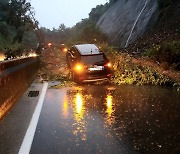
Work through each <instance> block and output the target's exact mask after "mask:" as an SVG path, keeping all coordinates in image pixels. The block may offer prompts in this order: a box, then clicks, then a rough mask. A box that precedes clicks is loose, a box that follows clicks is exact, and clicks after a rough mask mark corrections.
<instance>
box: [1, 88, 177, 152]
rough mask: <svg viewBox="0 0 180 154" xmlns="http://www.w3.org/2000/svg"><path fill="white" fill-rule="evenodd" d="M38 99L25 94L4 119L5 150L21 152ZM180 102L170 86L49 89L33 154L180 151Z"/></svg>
mask: <svg viewBox="0 0 180 154" xmlns="http://www.w3.org/2000/svg"><path fill="white" fill-rule="evenodd" d="M39 87H42V86H40V85H39ZM33 89H34V90H36V86H33ZM26 99H27V100H26ZM31 101H33V103H32V102H31ZM35 102H37V98H28V97H24V98H23V100H21V102H20V103H17V104H16V105H15V107H14V108H13V109H12V110H11V111H10V113H9V114H8V115H7V117H5V118H4V119H3V121H1V122H0V130H1V131H0V137H1V140H0V153H2V154H4V153H6V154H8V153H12V154H16V153H17V152H18V150H19V148H20V145H21V143H22V140H23V136H24V134H25V132H26V130H27V127H28V123H30V118H31V116H30V114H31V115H32V114H33V110H34V108H35V107H34V106H35ZM179 103H180V93H178V92H176V91H175V90H173V89H170V88H164V87H153V86H127V85H123V86H114V85H83V86H75V87H62V88H59V89H53V88H49V89H48V90H47V91H46V95H45V99H44V101H43V106H42V110H41V114H40V118H39V121H38V125H37V128H36V132H35V136H34V139H33V142H32V145H31V150H30V153H31V154H41V153H42V154H61V153H62V154H65V153H70V154H71V153H72V154H84V153H92V154H94V153H103V154H111V153H112V154H116V153H118V154H133V153H168V154H169V153H178V151H179V150H180V149H179V141H178V138H179ZM22 110H23V112H22ZM11 115H13V116H11ZM17 115H18V117H17ZM26 117H27V118H26ZM23 121H24V122H23ZM24 123H25V125H24ZM6 128H7V129H6Z"/></svg>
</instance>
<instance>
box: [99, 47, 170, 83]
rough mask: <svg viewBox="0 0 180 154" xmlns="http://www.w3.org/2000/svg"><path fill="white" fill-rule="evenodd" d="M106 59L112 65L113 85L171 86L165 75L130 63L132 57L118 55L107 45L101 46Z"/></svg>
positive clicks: (125, 54) (122, 54) (124, 54)
mask: <svg viewBox="0 0 180 154" xmlns="http://www.w3.org/2000/svg"><path fill="white" fill-rule="evenodd" d="M101 49H102V50H103V51H105V53H106V55H107V56H108V58H109V59H110V60H111V61H112V63H113V70H114V75H113V76H112V82H113V83H115V84H136V85H147V84H148V85H149V84H151V85H170V84H171V85H172V81H171V80H170V79H169V78H168V77H166V76H165V75H161V74H159V73H158V72H157V71H156V70H154V69H153V68H151V67H147V66H142V65H136V64H133V63H132V57H131V56H130V55H129V54H127V53H118V52H117V51H116V50H115V49H113V48H112V47H109V46H108V45H107V44H103V45H101Z"/></svg>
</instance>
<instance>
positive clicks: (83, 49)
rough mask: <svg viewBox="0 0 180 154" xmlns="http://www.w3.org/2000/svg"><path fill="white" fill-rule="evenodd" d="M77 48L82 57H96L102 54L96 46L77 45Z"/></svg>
mask: <svg viewBox="0 0 180 154" xmlns="http://www.w3.org/2000/svg"><path fill="white" fill-rule="evenodd" d="M75 47H76V49H77V50H78V51H79V53H80V54H81V55H92V54H93V55H94V54H101V53H102V52H101V51H100V50H99V48H98V47H97V46H96V45H95V44H79V45H75Z"/></svg>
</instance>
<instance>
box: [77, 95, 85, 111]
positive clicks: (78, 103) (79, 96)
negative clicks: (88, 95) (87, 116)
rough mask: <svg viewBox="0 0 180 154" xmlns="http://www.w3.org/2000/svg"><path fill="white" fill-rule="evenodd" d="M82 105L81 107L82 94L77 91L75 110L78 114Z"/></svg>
mask: <svg viewBox="0 0 180 154" xmlns="http://www.w3.org/2000/svg"><path fill="white" fill-rule="evenodd" d="M82 107H83V100H82V96H81V95H80V94H79V93H77V94H76V112H77V113H78V114H81V111H82Z"/></svg>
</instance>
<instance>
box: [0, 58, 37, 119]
mask: <svg viewBox="0 0 180 154" xmlns="http://www.w3.org/2000/svg"><path fill="white" fill-rule="evenodd" d="M38 68H39V60H38V57H29V58H24V59H19V60H11V61H4V62H0V119H1V118H2V117H3V115H4V114H5V113H6V112H7V111H8V110H9V109H10V108H11V107H12V106H13V104H14V103H15V102H16V101H17V100H18V99H19V97H20V96H21V95H22V94H23V93H24V92H25V90H26V89H27V88H28V86H29V85H30V84H31V83H32V81H33V80H34V79H35V78H36V76H37V71H38Z"/></svg>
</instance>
